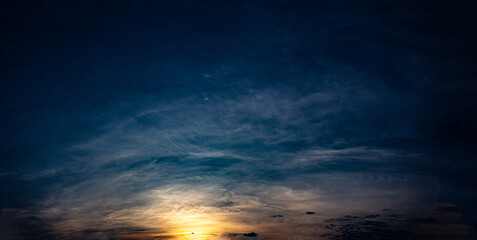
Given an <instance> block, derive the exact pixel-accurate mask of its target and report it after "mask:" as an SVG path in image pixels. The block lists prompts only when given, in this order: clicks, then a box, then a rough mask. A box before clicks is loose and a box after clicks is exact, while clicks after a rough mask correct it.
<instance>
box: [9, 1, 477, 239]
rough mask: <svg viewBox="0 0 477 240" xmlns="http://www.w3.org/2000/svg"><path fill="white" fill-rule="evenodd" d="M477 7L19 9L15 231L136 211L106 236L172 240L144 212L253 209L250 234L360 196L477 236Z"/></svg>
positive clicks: (15, 27)
mask: <svg viewBox="0 0 477 240" xmlns="http://www.w3.org/2000/svg"><path fill="white" fill-rule="evenodd" d="M476 12H477V3H476V2H475V1H384V2H383V1H1V5H0V19H1V20H0V34H1V37H0V51H1V55H0V64H1V65H0V68H1V71H0V112H1V117H0V143H1V145H0V190H1V191H0V208H2V209H3V210H2V211H3V217H2V219H3V220H2V221H8V220H11V219H10V218H15V219H22V218H27V219H30V220H31V219H32V217H31V216H35V218H38V219H40V220H38V221H41V222H42V223H44V224H42V226H41V229H48V230H42V231H43V233H45V232H47V233H48V234H60V233H61V234H64V233H62V232H61V231H62V230H61V229H76V230H78V231H82V230H85V229H90V228H91V227H90V226H85V225H82V224H85V223H84V222H82V220H84V221H86V220H87V221H89V222H95V221H96V222H101V223H103V222H104V221H105V220H104V219H105V218H106V217H107V218H108V219H122V220H124V216H126V215H128V214H129V215H130V216H132V217H130V218H128V219H127V224H125V226H123V225H120V224H119V225H118V224H117V223H111V224H110V225H108V227H98V228H99V229H108V230H111V229H119V228H121V229H122V228H130V227H132V226H134V227H142V228H147V229H156V230H155V231H158V232H162V233H167V234H169V233H171V232H172V230H170V229H176V228H175V226H176V225H177V221H176V220H171V217H169V218H165V219H160V221H163V222H167V223H164V224H163V225H161V224H159V225H154V226H153V227H152V226H151V225H148V224H149V223H148V221H147V219H148V218H149V219H150V217H148V216H144V215H141V214H144V212H145V210H144V208H148V209H152V208H153V209H155V210H154V211H159V212H158V214H159V215H161V214H162V215H167V216H171V214H172V213H170V212H167V214H166V212H164V211H165V210H164V211H162V210H161V209H176V208H173V207H171V204H173V203H174V202H175V201H178V202H179V203H174V204H175V205H174V206H175V207H177V209H176V210H177V211H176V213H177V215H180V214H191V213H190V212H186V213H184V212H181V211H183V208H182V207H184V206H195V208H191V209H190V211H192V212H193V211H196V210H195V209H202V208H203V207H204V206H209V207H210V206H212V207H210V208H213V209H215V208H218V209H229V208H234V207H235V208H237V209H234V211H235V210H236V211H238V216H233V219H234V220H233V221H236V222H243V221H245V220H244V219H246V217H244V215H247V214H249V212H250V211H252V210H250V209H254V210H253V211H252V212H253V213H254V214H262V215H263V216H266V217H268V215H274V214H276V213H277V212H273V211H277V210H276V206H280V207H279V209H282V210H283V211H294V210H293V209H296V208H295V207H290V206H291V205H293V206H298V205H296V204H298V203H297V202H303V201H304V202H313V203H317V202H320V201H322V200H323V199H324V200H323V201H324V203H323V205H320V206H324V207H323V208H325V209H334V210H329V215H330V216H331V215H333V214H338V213H341V212H340V211H337V210H335V209H337V208H336V206H334V205H333V206H334V207H330V206H331V205H329V204H328V203H329V202H340V201H343V203H342V204H344V205H346V204H345V200H346V199H353V200H354V202H355V203H356V204H358V205H359V204H362V205H363V206H364V205H366V206H368V205H379V206H382V207H383V208H388V207H386V206H389V208H393V206H397V208H403V206H407V208H409V209H411V210H412V209H414V208H415V209H418V208H419V209H421V208H422V206H423V205H424V206H428V207H429V208H432V207H433V206H434V204H436V203H452V204H456V205H458V206H459V207H460V209H461V211H462V213H463V214H464V215H465V216H466V217H467V219H468V220H470V222H472V223H473V224H474V226H475V224H476V223H477V212H476V211H475V206H474V204H473V203H474V202H477V189H475V187H474V186H477V178H476V177H475V176H474V174H475V172H476V170H477V162H476V159H475V157H476V156H477V137H476V134H477V126H476V123H477V111H476V110H475V107H474V106H476V105H477V97H476V96H477V95H476V94H477V81H476V77H477V68H476V67H475V66H477V44H476V43H477V14H476ZM191 191H192V192H191ZM364 192H366V193H369V194H365V193H364ZM158 193H161V196H168V197H170V198H171V199H175V200H171V201H170V202H168V201H166V200H163V201H160V202H155V201H153V200H151V197H150V196H151V194H158ZM184 194H186V195H187V196H189V195H190V194H192V195H195V196H200V197H196V198H194V199H195V200H193V201H192V200H190V201H192V202H190V201H189V200H187V201H186V200H184V201H183V202H181V201H179V200H177V199H188V198H186V197H184ZM315 195H316V196H320V197H319V199H321V200H317V198H316V197H310V196H315ZM274 196H275V197H274ZM276 196H280V197H279V198H281V199H282V200H281V201H282V202H280V201H279V202H276ZM304 196H309V197H304ZM163 198H164V199H169V198H167V197H163ZM302 198H306V199H305V200H303V199H302ZM197 199H199V200H197ZM250 199H258V200H253V201H252V200H250ZM297 199H301V200H300V201H298V200H297ZM396 199H398V200H396ZM194 201H199V202H194ZM161 204H163V205H161ZM287 204H288V205H287ZM290 204H291V205H290ZM320 204H322V203H321V202H320ZM327 204H328V205H327ZM358 205H356V206H358ZM362 205H359V206H360V208H361V207H362ZM251 206H253V207H251ZM353 206H354V205H353ZM368 207H369V206H368ZM255 208H256V209H255ZM371 208H372V207H370V209H371ZM72 209H76V210H75V211H73V212H72ZM208 209H209V208H206V209H202V210H200V212H201V213H204V212H208V211H209V210H210V209H209V210H208ZM257 209H258V210H257ZM270 209H272V210H270ZM311 210H313V209H311ZM311 210H310V211H311ZM347 210H348V209H347ZM125 211H133V212H125ZM171 211H172V210H171ZM188 211H189V210H188ZM304 211H305V212H306V211H308V210H306V209H305V210H304ZM323 211H325V212H326V211H327V210H323ZM343 211H344V210H343ZM349 211H353V209H352V207H351V208H350V209H349ZM370 211H371V210H370ZM66 212H68V214H66ZM146 212H147V211H146ZM172 212H174V211H172ZM229 212H233V211H231V210H230V211H229ZM240 212H244V213H243V214H242V215H240V214H239V213H240ZM126 213H127V214H126ZM12 214H13V215H12ZM121 214H123V215H121ZM249 215H250V214H249ZM249 215H247V216H249ZM262 215H260V216H259V215H253V217H254V218H253V219H261V217H262ZM13 216H15V217H13ZM19 216H20V217H19ZM25 216H27V217H25ZM184 216H185V215H184ZM194 216H195V215H194ZM227 216H228V215H227ZM333 216H334V215H333ZM230 218H232V217H231V216H228V217H224V218H222V219H220V220H217V221H218V222H223V221H232V220H230ZM77 219H81V220H78V221H80V222H81V223H78V222H75V221H74V220H77ZM144 219H146V220H144ZM18 221H19V222H20V223H19V226H22V224H23V225H25V224H26V225H28V224H30V223H25V222H22V221H24V220H18ZM25 221H26V220H25ZM32 221H33V220H32ZM124 221H126V220H124ZM174 221H176V222H175V224H176V225H174ZM257 221H258V222H259V223H261V224H264V222H263V221H265V220H263V221H262V220H257ZM297 221H298V222H299V220H296V221H295V222H297ZM43 225H44V226H43ZM52 225H54V226H55V228H53V227H51V226H52ZM265 225H266V224H264V225H263V226H265ZM101 226H102V225H101ZM266 226H268V225H266ZM157 229H160V230H157ZM244 229H245V230H243V231H248V229H250V228H247V226H244ZM264 229H268V230H269V229H272V228H269V227H264ZM251 230H253V231H260V229H250V231H251ZM268 230H264V231H265V232H267V231H268ZM2 231H6V230H4V229H3V230H2ZM35 231H36V230H35ZM38 231H40V230H38ZM174 231H175V230H174ZM177 231H179V230H177ZM211 231H212V230H211ZM214 231H219V230H217V229H215V230H214ZM224 231H225V230H224ZM227 231H228V230H227ZM270 231H272V230H270ZM28 236H30V235H28V234H27V233H25V235H24V237H25V238H28Z"/></svg>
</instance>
